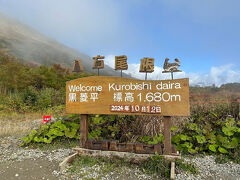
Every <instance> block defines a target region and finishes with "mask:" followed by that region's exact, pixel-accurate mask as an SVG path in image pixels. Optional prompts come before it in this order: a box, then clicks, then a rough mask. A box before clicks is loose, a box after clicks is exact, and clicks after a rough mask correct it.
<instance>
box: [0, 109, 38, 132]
mask: <svg viewBox="0 0 240 180" xmlns="http://www.w3.org/2000/svg"><path fill="white" fill-rule="evenodd" d="M41 118H42V115H41V114H37V113H28V114H17V113H8V114H5V113H4V114H0V137H2V136H12V135H19V136H22V135H26V134H27V133H29V132H30V131H31V130H32V129H33V128H34V126H36V120H37V119H39V120H38V122H39V124H40V123H41Z"/></svg>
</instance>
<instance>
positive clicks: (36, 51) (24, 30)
mask: <svg viewBox="0 0 240 180" xmlns="http://www.w3.org/2000/svg"><path fill="white" fill-rule="evenodd" d="M0 51H2V52H5V53H7V54H10V55H13V56H16V57H18V58H19V59H21V60H22V61H25V62H27V63H31V64H36V65H47V66H51V65H53V64H61V66H64V67H68V68H72V65H73V61H74V60H75V59H76V58H80V59H81V61H82V64H83V66H84V70H85V72H87V73H96V70H93V69H92V65H93V60H92V59H91V57H89V56H88V55H86V54H84V53H80V52H78V51H77V50H75V49H72V48H69V47H67V46H65V45H63V44H61V43H59V42H58V41H56V40H54V39H51V38H48V37H46V36H44V35H43V34H41V33H39V32H38V31H37V30H34V29H33V28H31V27H29V26H27V25H25V24H22V23H21V22H19V21H17V20H15V19H12V18H10V17H8V16H5V15H3V14H1V13H0ZM101 74H102V75H110V76H113V75H116V72H115V71H114V70H113V69H112V68H110V67H109V66H107V65H105V68H104V70H101Z"/></svg>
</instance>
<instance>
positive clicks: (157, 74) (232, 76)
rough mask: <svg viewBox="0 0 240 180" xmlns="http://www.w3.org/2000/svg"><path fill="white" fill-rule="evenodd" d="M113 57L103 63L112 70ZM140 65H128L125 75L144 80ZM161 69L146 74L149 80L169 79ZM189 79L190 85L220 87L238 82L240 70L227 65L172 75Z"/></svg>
mask: <svg viewBox="0 0 240 180" xmlns="http://www.w3.org/2000/svg"><path fill="white" fill-rule="evenodd" d="M114 59H115V56H114V55H109V56H106V57H105V63H106V64H107V65H109V66H110V67H112V68H114V63H115V60H114ZM139 67H140V64H128V70H127V71H124V72H125V73H127V74H129V75H131V76H132V77H134V78H137V79H144V78H145V73H140V72H139ZM162 70H163V68H162V67H159V66H155V67H154V72H153V73H150V74H148V79H149V80H166V79H170V78H171V75H170V74H164V73H162ZM177 78H189V82H190V85H200V86H209V85H213V84H215V85H216V86H221V85H222V84H226V83H233V82H240V70H235V69H234V65H232V64H227V65H223V66H217V67H212V68H211V69H210V72H209V73H207V74H201V73H193V72H189V73H186V72H181V73H174V79H177Z"/></svg>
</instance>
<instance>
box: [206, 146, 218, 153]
mask: <svg viewBox="0 0 240 180" xmlns="http://www.w3.org/2000/svg"><path fill="white" fill-rule="evenodd" d="M217 147H218V145H216V144H211V145H209V146H208V149H209V150H210V151H212V152H216V151H217V149H216V148H217Z"/></svg>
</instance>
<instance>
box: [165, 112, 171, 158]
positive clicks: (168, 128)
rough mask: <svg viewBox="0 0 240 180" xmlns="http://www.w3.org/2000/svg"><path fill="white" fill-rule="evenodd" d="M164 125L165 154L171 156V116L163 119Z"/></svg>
mask: <svg viewBox="0 0 240 180" xmlns="http://www.w3.org/2000/svg"><path fill="white" fill-rule="evenodd" d="M163 123H164V130H163V134H164V154H165V155H170V154H171V153H172V148H171V116H164V117H163Z"/></svg>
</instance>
